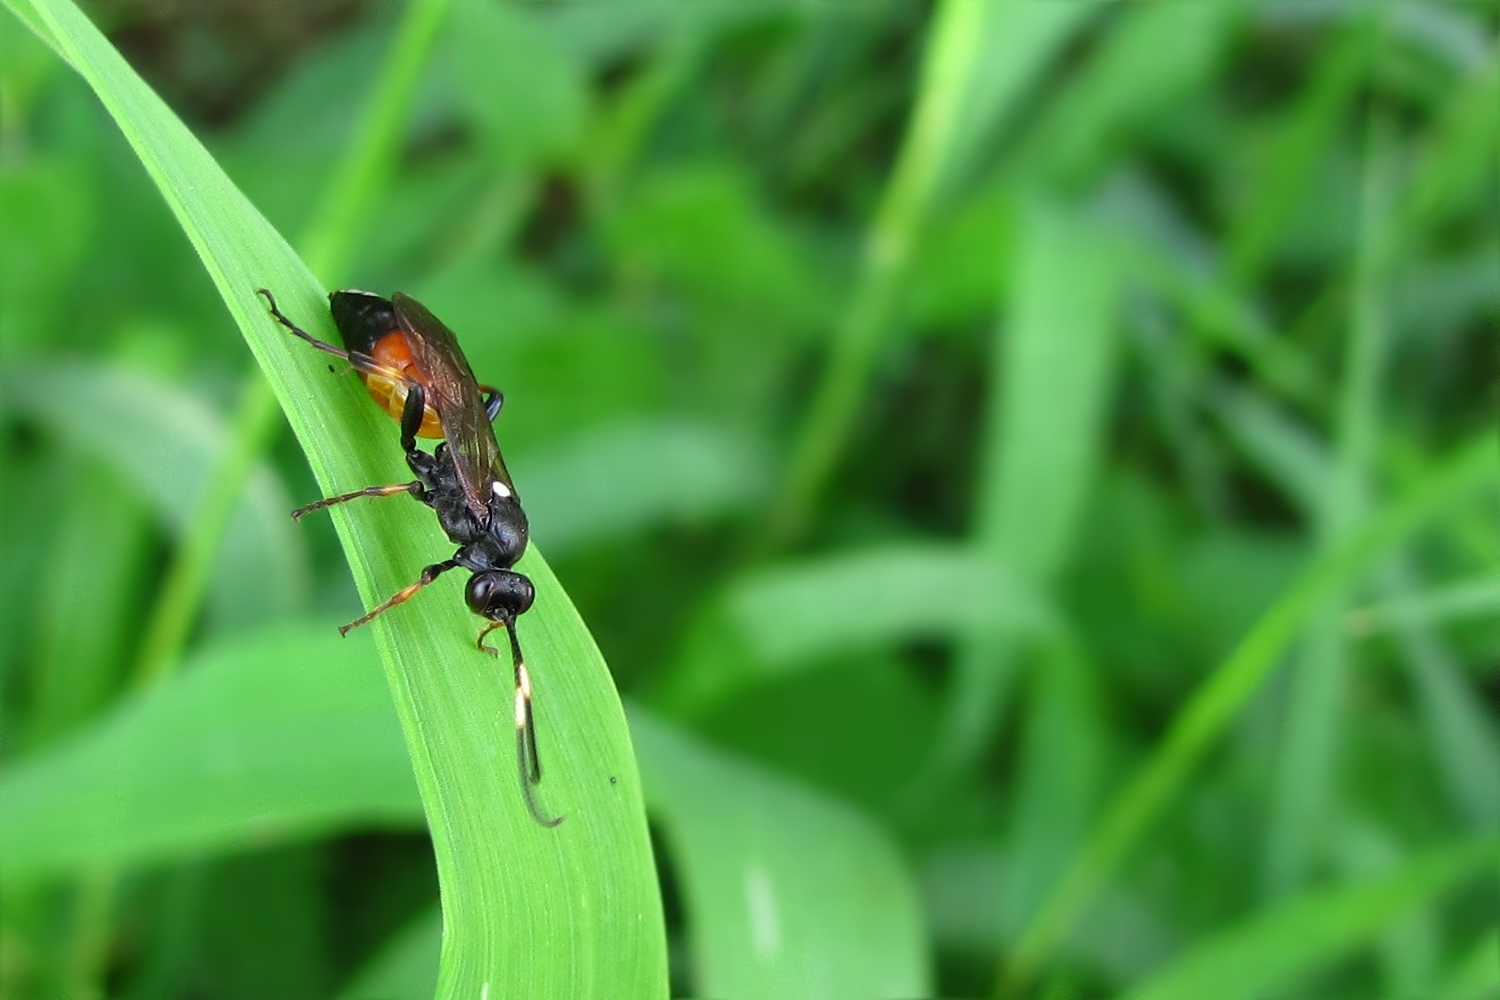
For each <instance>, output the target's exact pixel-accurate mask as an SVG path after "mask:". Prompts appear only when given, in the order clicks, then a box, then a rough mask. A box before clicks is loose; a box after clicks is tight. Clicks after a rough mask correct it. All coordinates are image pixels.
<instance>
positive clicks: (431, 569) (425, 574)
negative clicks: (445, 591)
mask: <svg viewBox="0 0 1500 1000" xmlns="http://www.w3.org/2000/svg"><path fill="white" fill-rule="evenodd" d="M457 565H458V561H457V560H455V559H449V560H448V561H447V562H440V563H433V564H432V565H431V566H428V567H427V568H426V569H424V570H422V576H421V578H420V579H418V580H417V582H416V583H414V584H412V585H410V586H408V587H402V588H401V589H400V590H398V591H396V594H395V596H394V597H392V598H391V599H390V600H388V601H386V602H385V603H384V604H382V605H380V606H379V607H377V608H373V609H371V610H370V611H368V612H366V613H365V614H363V615H360V616H359V617H358V618H356V619H354V621H352V622H350V623H349V624H348V625H340V626H339V635H348V634H349V630H350V629H352V628H359V626H361V625H363V624H364V623H365V622H367V621H369V620H370V619H371V618H374V617H376V616H377V615H381V614H384V613H385V612H387V611H389V610H391V608H394V607H395V606H396V605H398V604H404V603H405V602H406V601H408V600H410V599H411V597H412V595H413V594H415V593H416V592H417V591H419V590H421V589H422V588H423V587H425V586H427V585H428V584H429V583H431V582H432V581H433V580H436V579H437V578H438V577H440V576H442V575H443V574H444V573H446V572H448V571H449V570H450V569H452V568H453V567H455V566H457Z"/></svg>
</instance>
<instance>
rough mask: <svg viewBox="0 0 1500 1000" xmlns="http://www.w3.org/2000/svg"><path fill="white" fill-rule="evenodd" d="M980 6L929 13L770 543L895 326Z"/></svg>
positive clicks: (951, 134)
mask: <svg viewBox="0 0 1500 1000" xmlns="http://www.w3.org/2000/svg"><path fill="white" fill-rule="evenodd" d="M984 18H985V11H984V8H983V5H982V4H980V3H976V2H974V0H947V2H946V3H944V4H943V5H942V6H941V7H940V8H939V10H938V12H937V13H936V14H935V15H934V18H933V26H932V36H931V39H930V41H929V43H928V47H927V53H926V57H925V60H924V65H923V70H924V71H923V74H922V89H921V93H920V95H919V97H918V100H917V107H916V111H915V112H914V113H913V115H912V119H911V123H910V125H909V126H908V128H907V132H906V136H905V138H904V139H903V141H902V144H901V152H900V154H899V158H898V160H897V162H896V167H895V171H894V173H893V174H892V177H891V181H890V183H889V184H888V185H887V186H886V189H885V193H884V196H883V197H882V199H881V202H880V206H879V208H878V209H877V211H876V213H875V221H874V224H873V225H872V227H871V230H870V232H869V234H868V235H867V237H866V238H865V245H864V253H863V256H862V258H861V263H860V271H859V277H858V278H857V279H856V284H855V288H854V294H853V295H852V296H851V297H850V299H849V302H848V305H847V307H846V308H845V310H844V313H843V317H842V319H841V320H840V321H839V323H838V326H837V328H836V331H835V334H834V339H833V343H832V345H831V346H830V349H829V356H828V361H827V364H826V365H825V367H824V370H823V377H822V380H821V381H820V382H819V383H818V387H817V389H816V390H815V391H814V393H813V399H812V403H811V404H810V405H809V407H808V410H807V414H806V416H805V418H804V419H803V421H802V424H801V427H800V428H799V430H798V432H797V435H796V440H795V443H794V444H793V448H792V457H791V461H790V464H789V465H788V471H787V475H786V484H785V488H784V489H783V491H782V493H781V497H780V503H779V505H778V506H777V508H776V510H775V511H774V512H773V514H772V519H771V531H770V541H771V543H772V544H773V545H778V544H779V545H787V544H790V543H792V542H794V541H795V540H796V539H797V537H798V536H799V535H800V534H801V533H802V531H803V529H804V528H805V526H806V524H807V521H808V519H809V518H810V517H811V516H812V513H813V510H814V508H815V507H816V506H817V504H818V502H819V500H820V499H821V497H822V494H823V491H824V489H825V488H826V487H827V484H828V479H829V477H830V476H831V475H832V473H833V471H834V467H835V465H836V463H837V462H838V456H839V453H840V452H841V451H843V449H844V447H845V445H846V443H847V441H848V437H849V432H850V429H851V428H852V427H853V424H854V419H855V416H856V414H857V412H858V409H859V404H860V400H861V399H863V398H864V396H865V393H866V391H867V388H868V385H869V382H870V377H871V373H872V371H873V369H874V366H875V358H876V356H877V354H878V351H879V348H880V342H881V340H882V339H884V337H885V336H886V333H887V331H888V330H889V329H890V328H891V326H892V324H893V321H894V318H895V316H894V314H895V309H894V307H895V304H896V299H897V295H896V293H897V290H898V288H899V286H900V283H901V279H902V277H903V275H904V274H905V272H906V269H907V265H908V263H909V261H910V258H911V247H912V244H913V242H914V240H915V239H916V237H917V233H918V230H919V229H920V227H921V225H922V223H923V221H924V219H925V218H926V215H927V213H928V210H929V208H930V206H931V203H932V200H933V197H934V195H935V193H936V191H937V189H938V185H939V183H940V181H941V179H942V176H943V171H944V169H945V167H946V166H947V161H948V157H949V153H950V149H951V146H952V144H953V142H954V139H955V135H956V133H957V131H958V126H959V123H960V121H961V119H962V111H963V104H964V99H965V96H966V92H967V86H968V80H969V78H970V75H971V74H972V72H973V70H974V67H975V66H976V64H977V63H978V61H979V60H980V59H982V58H983V55H984V53H983V51H982V49H983V46H982V45H981V44H980V43H981V40H982V39H983V38H984V32H983V31H982V30H981V26H982V22H983V20H984Z"/></svg>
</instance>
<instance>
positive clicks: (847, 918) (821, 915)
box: [631, 709, 932, 1000]
mask: <svg viewBox="0 0 1500 1000" xmlns="http://www.w3.org/2000/svg"><path fill="white" fill-rule="evenodd" d="M631 728H632V731H633V732H634V733H635V737H636V740H637V742H638V743H639V745H640V747H641V755H642V760H643V761H644V762H645V766H646V769H647V773H648V776H649V788H648V795H649V797H650V799H651V802H652V808H653V810H655V811H656V812H657V813H658V814H659V815H660V817H661V819H662V822H663V824H664V832H665V834H666V841H667V846H668V850H669V851H670V853H671V855H672V858H673V861H674V865H675V867H676V869H677V871H678V877H679V878H680V879H681V884H682V892H683V904H684V905H685V906H686V908H687V909H688V911H689V912H690V913H692V914H693V931H692V935H693V937H692V943H691V950H692V953H693V956H694V964H695V968H696V969H697V975H696V981H695V983H694V990H693V992H694V995H698V996H706V997H735V998H742V1000H757V998H762V997H763V998H766V1000H775V998H781V997H791V996H802V997H826V998H829V1000H840V998H848V1000H857V998H866V997H877V998H882V997H883V998H889V1000H897V998H902V997H920V996H930V995H931V992H932V988H931V985H930V981H929V979H928V973H927V962H926V957H925V955H924V949H923V947H922V917H921V911H920V907H919V906H918V904H917V898H916V891H915V887H914V886H913V884H912V882H911V878H910V875H909V873H908V872H907V870H906V867H905V865H904V864H903V863H902V862H901V860H900V858H899V857H898V855H897V854H896V852H895V851H894V849H893V847H892V845H891V844H890V842H889V841H888V840H886V838H884V837H883V836H881V835H880V833H879V832H878V831H877V830H876V829H875V827H873V826H872V825H871V824H869V823H868V822H867V821H865V820H864V819H862V818H861V817H860V816H858V815H857V814H855V813H853V812H852V811H850V810H849V809H848V808H846V807H843V806H840V805H839V804H838V803H835V802H832V801H829V800H828V799H826V798H825V797H823V796H821V795H818V794H817V793H815V792H813V791H811V790H809V789H805V788H801V787H798V786H795V785H792V784H790V783H787V782H784V781H781V780H778V779H777V778H776V777H775V776H774V775H771V774H768V773H767V772H765V771H763V770H761V769H759V768H756V767H753V766H751V765H749V764H746V763H743V762H741V761H737V760H735V759H734V758H732V757H730V756H728V755H726V754H724V753H722V752H720V751H716V750H713V749H712V748H710V747H708V746H705V745H703V744H701V743H698V742H697V741H695V740H694V739H692V738H691V737H689V736H687V735H686V734H684V733H681V732H678V731H676V730H674V729H673V728H672V727H671V726H669V725H667V724H665V723H663V722H661V721H659V720H657V719H656V718H654V717H653V716H651V715H650V714H649V713H647V712H645V711H642V710H636V709H632V711H631Z"/></svg>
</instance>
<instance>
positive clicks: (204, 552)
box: [131, 372, 281, 687]
mask: <svg viewBox="0 0 1500 1000" xmlns="http://www.w3.org/2000/svg"><path fill="white" fill-rule="evenodd" d="M280 413H281V410H280V408H279V407H278V406H277V405H276V397H275V396H274V395H272V394H271V387H270V386H269V385H267V384H266V380H265V379H264V378H262V377H261V376H260V374H259V373H258V372H252V373H251V374H250V375H249V376H248V377H247V378H246V380H245V388H244V389H243V390H242V391H241V395H240V404H239V410H238V412H237V414H236V416H235V420H234V426H233V428H232V430H231V432H230V436H229V448H228V449H227V451H226V452H225V453H224V457H223V460H222V461H220V462H219V464H218V465H217V466H216V467H215V469H214V472H213V476H212V478H211V479H210V480H209V482H208V488H207V490H206V491H205V492H204V494H203V499H202V500H201V501H200V502H199V504H198V509H197V511H196V512H195V513H194V515H193V518H192V521H191V522H190V523H191V527H190V528H189V530H188V533H187V536H186V537H185V538H183V540H182V544H181V546H179V548H178V549H177V553H176V555H175V557H174V558H173V560H172V563H171V566H170V567H169V568H168V570H167V578H166V581H165V582H164V583H163V585H162V588H161V592H160V596H159V597H158V598H157V601H156V608H155V611H154V612H153V614H152V616H151V621H150V624H149V625H148V626H147V629H146V636H145V638H144V639H143V640H142V641H141V649H140V653H139V655H138V656H137V657H136V663H135V669H134V670H133V671H132V672H131V682H132V684H133V685H134V686H136V687H144V686H146V685H149V684H154V683H156V682H158V681H160V680H162V679H163V678H165V677H167V676H169V675H170V674H171V673H172V671H173V670H174V669H176V666H177V664H178V662H179V661H180V660H181V659H182V650H183V648H184V647H185V646H186V645H187V640H188V635H189V634H190V632H191V631H192V627H193V623H194V622H195V621H196V620H197V618H198V611H199V609H200V608H201V607H202V606H203V597H204V594H205V592H206V590H207V585H208V579H209V574H210V573H211V572H212V570H213V563H214V557H215V556H216V555H217V554H218V551H219V545H220V543H221V542H222V541H223V540H224V531H225V529H226V528H227V527H228V525H229V520H230V518H231V517H232V516H233V514H234V509H235V505H236V504H237V503H239V500H240V495H241V494H242V493H243V491H244V486H245V482H246V480H248V479H249V477H250V472H251V470H253V469H254V468H255V464H256V463H257V462H258V461H260V456H261V454H262V453H263V452H264V451H265V447H266V442H267V441H268V440H269V439H270V436H271V433H272V431H273V430H275V427H276V418H277V417H278V416H279V415H280Z"/></svg>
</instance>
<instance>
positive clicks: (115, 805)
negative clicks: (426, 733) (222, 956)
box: [0, 621, 422, 883]
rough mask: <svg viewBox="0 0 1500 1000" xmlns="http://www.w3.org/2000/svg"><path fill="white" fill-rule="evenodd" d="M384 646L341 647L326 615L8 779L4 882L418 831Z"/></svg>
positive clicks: (3, 780) (176, 686)
mask: <svg viewBox="0 0 1500 1000" xmlns="http://www.w3.org/2000/svg"><path fill="white" fill-rule="evenodd" d="M374 652H375V650H374V640H373V639H372V638H370V637H362V636H357V635H351V637H350V638H349V639H348V640H342V639H340V638H339V635H338V633H337V632H336V631H334V629H333V623H331V622H327V621H324V622H320V623H318V624H316V625H313V624H311V623H308V624H299V625H295V626H285V625H283V626H279V627H276V628H272V629H268V630H266V631H264V632H254V631H252V632H250V633H249V634H248V635H247V636H246V637H245V638H243V639H241V640H239V641H231V642H226V643H223V644H221V645H220V646H218V647H217V648H211V649H207V650H204V652H203V653H202V654H201V655H200V656H198V657H197V658H196V659H195V661H194V662H193V663H192V664H190V667H191V669H189V670H187V671H184V672H183V674H182V675H181V676H180V677H179V678H176V679H174V680H172V681H171V682H170V683H167V684H164V685H159V686H157V687H155V688H154V689H152V690H150V691H147V692H144V693H143V694H142V695H141V696H140V697H138V698H137V699H136V700H135V701H134V702H133V703H129V704H126V705H123V706H121V707H120V708H119V709H117V710H116V711H115V712H113V713H112V714H111V715H109V716H108V717H106V718H104V719H101V720H100V721H99V722H97V723H96V724H94V725H93V726H91V727H90V728H89V729H87V730H85V731H82V732H79V733H78V734H76V735H75V736H74V737H73V738H72V739H71V740H69V741H68V742H67V743H64V744H60V745H57V746H55V747H53V748H50V749H48V750H47V751H46V752H44V753H42V754H40V755H37V756H35V757H34V758H32V759H30V760H28V761H25V762H23V763H19V764H15V765H12V766H11V767H9V768H7V769H6V770H5V772H4V773H3V776H0V808H3V809H4V812H5V815H6V816H7V817H8V819H7V821H6V822H5V823H4V824H3V825H0V875H3V877H4V878H5V879H6V880H7V881H8V882H11V883H16V882H30V881H36V880H39V879H43V878H46V877H49V876H56V875H59V874H64V873H66V872H69V871H75V870H79V869H87V868H96V867H99V866H102V865H111V866H128V865H142V864H152V863H161V862H164V861H168V860H172V859H174V858H183V857H190V856H194V855H205V854H212V853H215V852H219V851H225V850H245V849H248V848H250V847H251V846H253V845H255V844H257V843H274V842H281V841H286V840H297V839H307V838H311V837H314V836H316V835H319V833H320V832H323V831H327V830H332V829H350V828H355V827H358V826H361V825H364V824H373V825H376V826H385V825H388V824H395V825H397V826H402V827H405V826H419V825H420V824H421V822H422V816H421V803H420V801H419V799H418V798H417V790H416V785H415V783H414V782H413V781H412V778H411V765H410V763H409V761H408V759H407V756H406V750H405V747H404V746H403V744H402V742H401V733H400V728H399V727H398V726H397V725H396V723H395V714H394V712H393V711H392V710H391V706H390V696H389V694H388V692H387V689H386V686H385V684H384V682H383V678H382V676H381V674H380V671H379V669H378V668H377V667H376V665H375V664H376V657H375V655H374ZM58 787H63V788H67V789H68V790H69V792H68V795H67V796H65V797H64V796H57V795H53V794H51V793H52V790H53V789H55V788H58Z"/></svg>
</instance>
